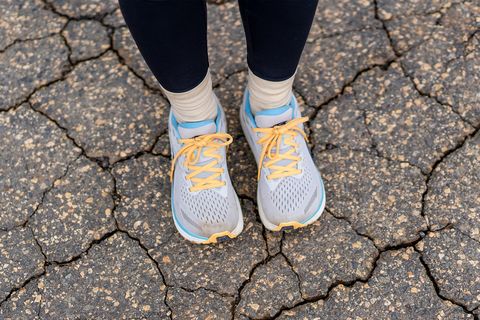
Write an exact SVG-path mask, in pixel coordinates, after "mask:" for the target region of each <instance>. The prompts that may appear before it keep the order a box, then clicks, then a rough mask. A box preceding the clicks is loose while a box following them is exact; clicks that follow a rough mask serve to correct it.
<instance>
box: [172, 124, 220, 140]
mask: <svg viewBox="0 0 480 320" xmlns="http://www.w3.org/2000/svg"><path fill="white" fill-rule="evenodd" d="M215 132H217V126H216V124H215V121H213V120H204V121H198V122H183V123H179V124H178V133H179V134H180V137H182V139H190V138H193V137H197V136H202V135H204V134H209V133H215Z"/></svg>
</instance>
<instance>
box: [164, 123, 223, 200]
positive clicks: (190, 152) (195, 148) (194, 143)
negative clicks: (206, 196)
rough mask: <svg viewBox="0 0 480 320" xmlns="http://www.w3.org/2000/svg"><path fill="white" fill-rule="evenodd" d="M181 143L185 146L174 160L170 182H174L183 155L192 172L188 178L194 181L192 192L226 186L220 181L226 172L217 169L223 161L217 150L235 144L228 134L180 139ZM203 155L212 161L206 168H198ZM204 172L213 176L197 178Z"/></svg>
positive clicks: (185, 163) (185, 164)
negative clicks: (176, 166) (178, 162)
mask: <svg viewBox="0 0 480 320" xmlns="http://www.w3.org/2000/svg"><path fill="white" fill-rule="evenodd" d="M180 142H181V143H183V144H184V146H183V147H182V148H181V149H180V150H179V151H178V153H177V154H176V155H175V157H174V158H173V160H172V166H171V168H170V182H172V181H173V174H174V171H175V164H176V162H177V160H178V159H179V158H180V156H181V155H182V154H185V162H184V163H183V164H184V166H185V167H186V168H187V169H189V171H191V172H190V173H189V174H187V176H186V178H187V180H191V181H192V187H190V191H191V192H195V191H200V190H207V189H211V188H218V187H221V186H224V185H225V184H226V182H225V181H222V180H221V179H219V178H220V176H221V175H222V174H223V171H224V170H223V168H217V167H216V166H217V165H218V163H219V161H220V160H222V156H221V155H220V154H219V153H218V152H217V150H218V149H219V148H222V147H227V146H228V145H229V144H231V143H232V142H233V138H232V136H231V135H229V134H227V133H212V134H206V135H202V136H199V137H195V138H190V139H180ZM202 153H203V156H204V157H206V158H212V161H210V162H208V163H207V164H206V165H204V166H197V165H196V164H197V162H198V160H199V159H200V156H201V154H202ZM203 172H210V173H211V174H210V175H209V176H208V177H206V178H199V177H197V176H198V175H199V174H201V173H203Z"/></svg>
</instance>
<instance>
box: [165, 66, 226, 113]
mask: <svg viewBox="0 0 480 320" xmlns="http://www.w3.org/2000/svg"><path fill="white" fill-rule="evenodd" d="M162 90H163V92H164V93H165V95H166V96H167V98H168V101H170V105H171V107H172V112H173V115H174V116H175V119H176V120H177V121H178V122H197V121H203V120H208V119H215V118H216V117H217V101H216V98H215V93H213V88H212V78H211V76H210V70H209V71H208V72H207V75H206V76H205V78H204V79H203V80H202V82H200V84H199V85H198V86H196V87H195V88H193V89H191V90H189V91H186V92H180V93H178V92H170V91H168V90H165V88H163V87H162Z"/></svg>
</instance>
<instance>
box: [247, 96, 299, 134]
mask: <svg viewBox="0 0 480 320" xmlns="http://www.w3.org/2000/svg"><path fill="white" fill-rule="evenodd" d="M296 102H297V100H296V98H295V96H294V95H293V94H292V99H291V100H290V102H289V103H288V104H286V105H284V106H281V107H278V108H275V109H265V110H262V111H260V112H258V113H257V115H265V116H275V115H278V114H281V113H283V112H285V111H286V110H288V108H292V119H294V118H295V109H296V107H297V106H298V104H297V103H296ZM245 114H246V115H247V117H248V118H249V119H250V121H251V122H252V124H253V126H254V128H256V127H257V123H256V122H255V117H254V116H253V113H252V107H251V106H250V92H249V91H248V90H245Z"/></svg>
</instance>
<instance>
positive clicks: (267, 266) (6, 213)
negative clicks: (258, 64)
mask: <svg viewBox="0 0 480 320" xmlns="http://www.w3.org/2000/svg"><path fill="white" fill-rule="evenodd" d="M0 12H2V16H1V18H0V97H1V99H0V141H1V143H0V194H1V196H0V319H80V318H81V319H86V318H87V319H116V318H125V319H170V318H171V319H210V320H211V319H275V318H279V319H406V320H407V319H408V320H410V319H477V320H478V319H480V94H479V85H480V2H479V1H478V0H463V1H460V0H425V1H417V0H405V1H395V0H320V3H319V6H318V12H317V16H316V18H315V22H314V25H313V27H312V31H311V34H310V37H309V39H308V42H307V44H306V47H305V51H304V55H303V58H302V64H301V65H300V67H299V70H298V77H297V80H296V82H295V85H294V91H295V94H296V95H297V97H298V99H299V101H300V103H301V106H302V109H303V113H304V114H305V115H307V116H309V118H310V122H309V124H308V128H307V131H308V134H309V138H310V143H311V147H312V153H313V155H314V158H315V161H316V163H317V165H318V167H319V168H320V170H321V171H322V173H323V177H324V180H325V186H326V191H327V195H328V201H327V205H326V212H325V213H324V215H323V216H322V218H321V219H320V220H319V221H318V222H316V223H315V224H314V225H312V226H310V227H308V228H305V229H301V230H298V231H291V232H287V233H283V234H275V233H271V232H269V231H267V230H265V228H264V227H263V226H262V225H261V223H260V220H259V217H258V214H257V207H256V201H255V177H256V165H255V162H254V159H253V157H252V155H251V154H250V152H249V149H248V145H247V143H246V141H245V138H244V137H243V135H242V133H241V129H240V125H239V122H238V118H237V111H238V109H237V108H238V106H239V105H240V103H241V102H240V101H241V98H242V92H243V87H244V85H245V79H246V59H245V58H246V57H245V43H244V40H243V29H242V25H241V22H240V17H239V12H238V8H237V4H236V2H235V1H229V0H226V1H222V0H215V1H211V2H209V4H208V13H209V16H208V19H209V22H210V23H209V24H210V25H209V39H210V59H211V69H212V72H213V78H214V85H215V91H216V93H217V95H218V96H219V99H220V100H221V102H222V104H223V106H224V107H225V108H226V111H227V117H228V122H229V128H230V131H231V133H232V135H234V136H235V138H236V142H235V144H234V145H233V146H232V148H231V149H230V150H231V154H230V159H229V161H230V170H231V174H232V178H233V183H234V185H235V188H236V190H237V192H238V193H239V195H240V198H241V204H242V207H243V211H244V215H245V230H244V232H243V233H242V235H241V236H240V237H239V238H238V239H236V240H234V241H229V242H226V243H222V244H219V245H215V246H198V245H193V244H190V243H188V242H186V241H185V240H183V239H182V238H181V237H180V236H179V234H178V233H177V232H176V231H175V227H174V225H173V221H172V217H171V212H170V209H169V208H170V191H169V190H170V186H169V181H168V177H167V175H168V169H169V157H170V155H169V148H168V137H167V133H166V122H167V121H166V115H167V112H168V102H167V101H166V99H165V98H164V97H163V96H162V94H161V92H160V90H159V85H158V84H157V83H156V81H155V79H154V77H153V76H152V74H151V73H150V72H149V70H148V68H147V67H146V65H145V63H144V62H143V60H142V58H141V56H140V55H139V53H138V51H137V49H136V47H135V45H134V43H133V40H132V39H131V37H130V34H129V32H128V29H127V28H126V26H125V24H124V21H123V19H122V17H121V14H120V11H119V9H118V5H117V3H116V1H115V0H27V1H19V0H3V1H1V2H0Z"/></svg>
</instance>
